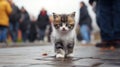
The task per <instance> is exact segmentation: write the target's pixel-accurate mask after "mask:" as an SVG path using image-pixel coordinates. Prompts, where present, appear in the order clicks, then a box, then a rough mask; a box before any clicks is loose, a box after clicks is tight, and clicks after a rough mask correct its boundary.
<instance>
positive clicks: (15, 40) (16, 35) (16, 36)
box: [14, 22, 19, 42]
mask: <svg viewBox="0 0 120 67" xmlns="http://www.w3.org/2000/svg"><path fill="white" fill-rule="evenodd" d="M18 29H19V24H18V23H17V22H16V24H15V25H14V42H17V39H18Z"/></svg>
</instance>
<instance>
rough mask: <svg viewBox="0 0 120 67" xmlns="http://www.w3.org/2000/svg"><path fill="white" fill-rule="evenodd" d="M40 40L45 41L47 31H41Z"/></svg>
mask: <svg viewBox="0 0 120 67" xmlns="http://www.w3.org/2000/svg"><path fill="white" fill-rule="evenodd" d="M39 35H40V40H44V36H45V30H39Z"/></svg>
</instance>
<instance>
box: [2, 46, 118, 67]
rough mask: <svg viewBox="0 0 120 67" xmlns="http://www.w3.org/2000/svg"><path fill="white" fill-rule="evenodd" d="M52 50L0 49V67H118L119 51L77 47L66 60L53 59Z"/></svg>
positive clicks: (28, 48)
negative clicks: (71, 56) (72, 54)
mask: <svg viewBox="0 0 120 67" xmlns="http://www.w3.org/2000/svg"><path fill="white" fill-rule="evenodd" d="M43 45H44V44H43ZM53 50H54V49H53V45H44V46H31V47H14V48H12V47H10V48H0V67H120V50H116V51H100V50H99V49H98V48H95V47H94V46H79V45H77V46H76V47H75V51H74V57H73V58H66V59H55V57H54V55H55V54H54V51H53Z"/></svg>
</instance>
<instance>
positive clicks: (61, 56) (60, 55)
mask: <svg viewBox="0 0 120 67" xmlns="http://www.w3.org/2000/svg"><path fill="white" fill-rule="evenodd" d="M64 57H65V56H64V55H62V54H57V55H56V58H64Z"/></svg>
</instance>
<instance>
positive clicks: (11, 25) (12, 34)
mask: <svg viewBox="0 0 120 67" xmlns="http://www.w3.org/2000/svg"><path fill="white" fill-rule="evenodd" d="M9 32H10V35H11V38H12V41H14V31H13V24H12V23H10V26H9Z"/></svg>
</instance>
